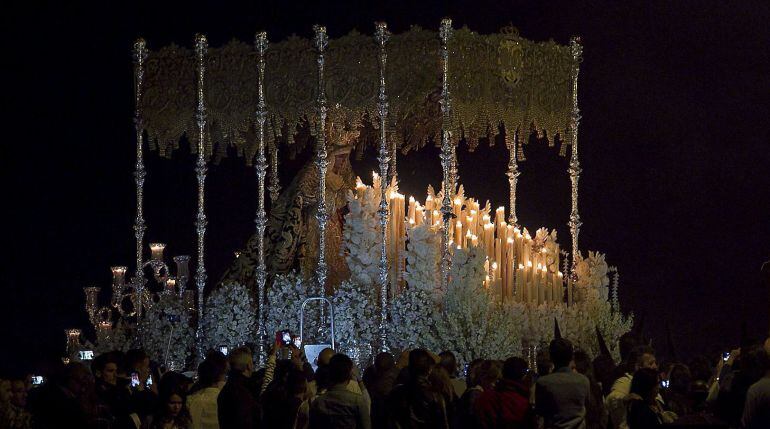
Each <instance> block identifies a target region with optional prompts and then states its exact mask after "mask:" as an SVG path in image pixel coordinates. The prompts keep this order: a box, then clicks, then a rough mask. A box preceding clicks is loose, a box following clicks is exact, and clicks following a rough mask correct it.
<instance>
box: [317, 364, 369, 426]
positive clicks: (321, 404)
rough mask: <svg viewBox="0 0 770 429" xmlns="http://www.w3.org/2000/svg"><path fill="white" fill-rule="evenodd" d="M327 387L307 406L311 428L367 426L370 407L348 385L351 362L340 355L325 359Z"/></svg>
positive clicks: (350, 375) (351, 367)
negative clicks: (327, 371) (327, 376)
mask: <svg viewBox="0 0 770 429" xmlns="http://www.w3.org/2000/svg"><path fill="white" fill-rule="evenodd" d="M328 369H329V383H330V387H329V389H328V390H327V391H326V392H325V393H323V394H321V395H319V396H318V397H317V398H316V399H315V401H313V404H312V405H311V407H310V427H311V428H361V429H369V428H371V420H370V415H369V413H370V410H369V405H368V403H367V400H366V398H365V397H364V395H363V394H361V393H355V392H352V391H351V389H349V388H348V385H349V384H350V381H351V380H352V378H353V361H352V360H350V358H349V357H348V356H346V355H344V354H336V355H334V356H333V357H332V358H331V359H330V360H329V365H328Z"/></svg>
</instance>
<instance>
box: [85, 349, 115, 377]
mask: <svg viewBox="0 0 770 429" xmlns="http://www.w3.org/2000/svg"><path fill="white" fill-rule="evenodd" d="M110 363H114V364H115V365H116V366H120V361H119V359H118V357H117V356H116V355H115V354H114V353H112V352H108V353H102V354H100V355H99V356H97V357H96V358H95V359H94V360H93V362H91V372H93V373H94V375H96V373H97V372H102V371H104V368H105V367H107V364H110Z"/></svg>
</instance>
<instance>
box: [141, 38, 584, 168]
mask: <svg viewBox="0 0 770 429" xmlns="http://www.w3.org/2000/svg"><path fill="white" fill-rule="evenodd" d="M385 47H386V53H387V66H386V69H385V81H386V94H387V97H388V117H387V123H388V128H389V129H388V139H389V140H390V141H393V142H394V143H395V144H396V145H398V147H399V149H400V151H401V152H402V153H407V152H408V151H410V150H415V149H418V148H420V147H422V146H423V145H425V144H427V143H428V142H435V141H436V137H438V136H439V135H440V131H441V120H442V115H441V110H440V105H439V100H440V98H441V78H442V67H441V61H440V56H439V55H440V52H439V51H440V40H439V35H438V32H436V31H429V30H424V29H421V28H416V27H415V28H412V29H411V30H409V31H407V32H405V33H401V34H394V35H391V37H390V39H389V40H388V42H387V44H386V45H385ZM378 55H379V46H378V45H377V44H376V41H375V38H374V36H371V35H364V34H360V33H357V32H352V33H350V34H348V35H346V36H343V37H340V38H337V39H331V40H329V44H328V47H327V49H326V55H325V73H324V75H325V78H324V85H325V89H326V97H327V105H328V106H329V114H328V118H329V119H328V120H329V121H334V122H336V123H337V124H340V125H342V126H344V127H345V128H346V129H350V130H355V129H358V130H360V136H359V137H358V139H356V140H355V142H354V143H353V144H355V145H356V146H358V148H357V149H356V150H358V151H361V150H362V148H364V147H365V146H366V145H367V144H372V143H374V142H375V141H376V138H375V135H376V133H375V132H372V130H374V129H376V128H377V127H378V126H379V125H378V120H377V119H378V118H377V94H378V89H379V60H378ZM205 61H206V70H205V80H204V87H203V89H204V97H205V105H206V113H207V129H206V131H205V132H206V136H207V138H206V150H207V152H208V155H209V156H211V158H212V159H213V160H215V161H216V160H219V159H221V158H222V157H224V156H226V155H227V152H228V150H227V148H228V147H230V146H234V147H235V149H236V152H237V153H238V154H239V155H240V156H243V157H244V158H245V159H246V162H247V163H251V161H252V159H253V158H254V156H255V153H256V150H257V148H256V133H255V131H254V130H255V123H256V113H255V112H256V111H257V73H258V64H257V63H258V56H257V52H256V50H255V48H254V46H253V45H250V44H247V43H243V42H240V41H233V42H230V43H228V44H226V45H224V46H222V47H219V48H210V49H209V50H208V52H207V55H206V59H205ZM574 61H579V58H577V59H574V60H573V56H572V53H571V50H570V47H569V46H564V45H559V44H557V43H555V42H532V41H529V40H525V39H523V38H521V37H519V35H518V33H517V32H516V31H515V29H507V30H503V31H501V32H500V33H496V34H488V35H480V34H477V33H474V32H472V31H470V30H468V29H466V28H463V29H458V30H455V31H454V33H453V35H452V38H451V39H450V41H449V90H450V93H451V107H452V110H451V123H450V130H451V131H452V136H453V138H454V139H455V140H457V141H459V140H460V139H463V140H464V141H465V142H466V143H467V145H468V148H469V150H473V149H474V148H475V147H476V146H477V145H478V144H479V140H480V139H483V138H489V141H490V142H494V138H493V137H494V136H495V135H496V134H498V133H499V132H500V130H501V128H504V129H506V130H520V132H524V133H527V135H529V133H530V132H532V131H537V132H538V133H539V134H541V135H545V136H547V137H548V138H549V140H550V142H551V143H553V141H554V138H555V136H556V135H557V134H558V135H560V136H565V135H566V132H567V131H568V127H569V123H570V115H571V111H572V88H573V86H572V84H571V72H572V66H573V62H574ZM196 72H197V71H196V61H195V52H194V50H193V49H188V48H183V47H179V46H175V45H171V46H167V47H164V48H161V49H159V50H157V51H150V52H149V53H148V57H147V60H146V62H145V74H144V85H143V87H144V90H143V95H142V98H141V100H140V103H141V106H140V107H141V110H142V118H143V124H144V127H145V129H146V132H147V133H148V137H149V140H150V145H151V147H152V148H154V149H157V150H158V151H159V152H160V154H161V155H163V156H171V154H172V152H173V150H174V149H175V148H177V147H178V145H179V140H180V138H181V137H182V136H187V138H188V139H190V141H191V142H192V143H193V144H192V145H191V147H192V148H193V150H194V148H195V147H196V144H197V139H198V133H197V128H196V121H195V108H196V85H197V77H196V76H197V75H196ZM264 85H265V86H264V91H265V99H266V104H267V111H268V120H267V127H266V137H267V142H268V143H269V144H271V145H276V144H277V145H281V148H282V150H284V149H288V150H289V153H296V152H298V151H300V150H302V149H303V148H304V147H305V146H306V145H307V143H308V141H310V140H311V139H312V138H313V137H312V134H313V133H315V130H316V127H315V126H314V125H315V121H316V103H315V100H316V94H317V88H318V65H317V52H316V50H315V49H314V47H313V43H312V40H310V39H304V38H300V37H296V36H293V37H291V38H289V39H287V40H284V41H282V42H277V43H272V44H271V45H270V46H269V47H268V49H267V51H266V54H265V76H264ZM367 130H369V132H367ZM561 140H566V141H568V140H569V139H561ZM330 144H334V142H333V141H330ZM564 150H565V149H564V147H563V146H562V149H561V152H562V154H563V152H564Z"/></svg>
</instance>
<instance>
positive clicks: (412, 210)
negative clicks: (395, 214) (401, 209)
mask: <svg viewBox="0 0 770 429" xmlns="http://www.w3.org/2000/svg"><path fill="white" fill-rule="evenodd" d="M415 208H416V201H415V200H414V197H409V212H408V216H409V220H411V221H414V217H415V216H416V215H415Z"/></svg>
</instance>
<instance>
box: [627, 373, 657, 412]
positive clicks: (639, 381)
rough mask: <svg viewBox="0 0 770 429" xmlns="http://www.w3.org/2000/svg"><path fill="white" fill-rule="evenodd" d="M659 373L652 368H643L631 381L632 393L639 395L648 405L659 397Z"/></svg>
mask: <svg viewBox="0 0 770 429" xmlns="http://www.w3.org/2000/svg"><path fill="white" fill-rule="evenodd" d="M658 389H659V388H658V371H657V370H655V369H652V368H641V369H639V370H637V371H636V372H635V373H634V377H633V379H632V380H631V393H634V394H636V395H639V396H640V397H641V398H642V400H643V401H644V402H646V403H648V404H652V403H654V402H655V397H656V396H658Z"/></svg>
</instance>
